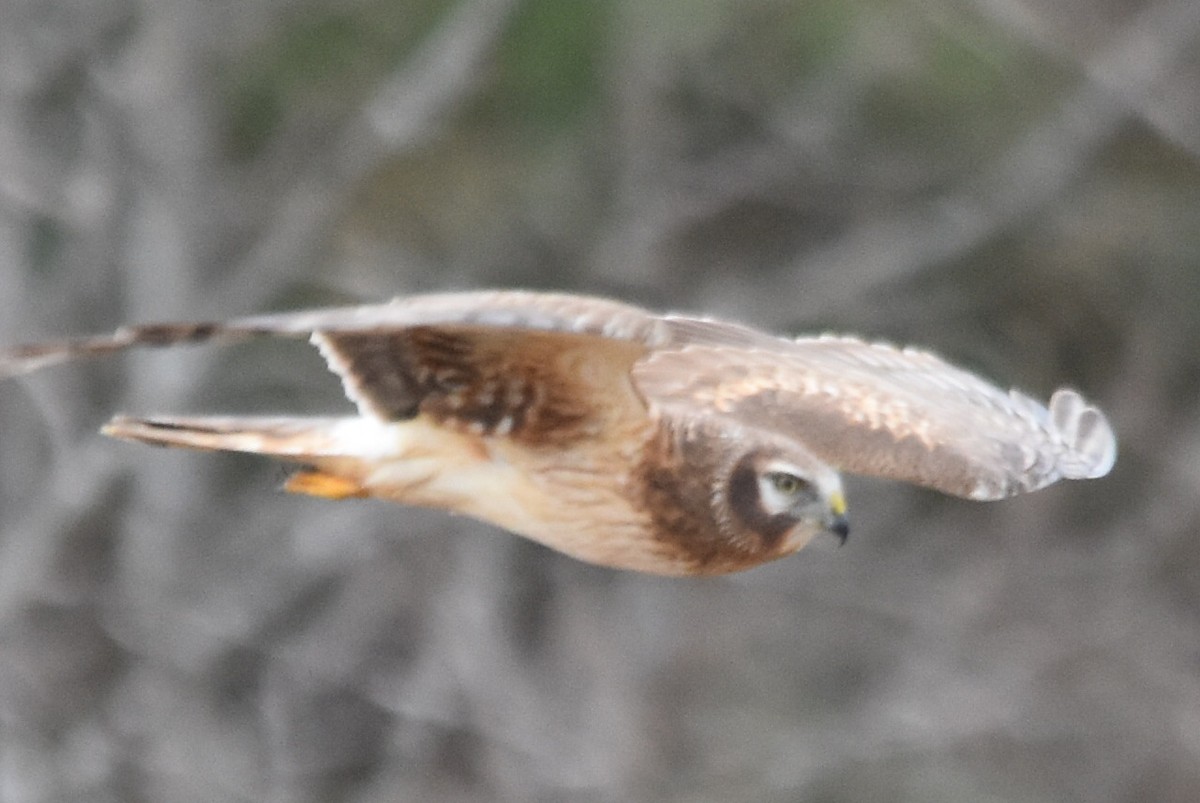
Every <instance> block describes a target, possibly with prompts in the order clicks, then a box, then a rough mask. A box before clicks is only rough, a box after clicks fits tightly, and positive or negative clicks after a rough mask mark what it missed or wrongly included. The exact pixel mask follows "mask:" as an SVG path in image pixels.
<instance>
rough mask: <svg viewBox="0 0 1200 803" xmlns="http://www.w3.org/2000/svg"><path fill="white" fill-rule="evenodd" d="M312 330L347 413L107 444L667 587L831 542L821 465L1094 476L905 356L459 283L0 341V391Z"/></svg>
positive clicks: (928, 362)
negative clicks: (66, 369) (58, 371)
mask: <svg viewBox="0 0 1200 803" xmlns="http://www.w3.org/2000/svg"><path fill="white" fill-rule="evenodd" d="M265 335H270V336H279V337H305V338H309V339H310V340H311V341H312V342H313V343H314V344H315V345H316V346H317V348H318V349H320V351H321V353H322V354H323V355H324V357H325V359H326V360H327V361H328V363H329V367H330V368H331V369H332V370H333V371H334V372H335V373H337V374H338V375H339V376H340V377H341V379H342V382H343V384H344V386H345V390H346V394H347V395H348V396H349V397H350V399H351V400H352V401H353V402H354V403H355V404H356V405H357V407H358V415H355V416H349V417H329V418H311V417H294V416H277V417H244V416H221V417H180V416H161V417H127V416H118V417H116V418H114V419H112V420H111V421H110V422H109V423H108V424H107V425H106V426H105V427H104V432H105V433H106V434H108V435H112V436H115V437H118V438H125V439H129V440H136V441H144V442H146V443H151V444H159V445H164V446H186V447H190V448H194V449H210V450H225V451H235V452H254V453H258V454H265V455H269V456H271V457H275V458H278V459H280V460H283V461H286V462H287V463H290V464H292V465H293V466H294V467H295V473H293V474H292V475H291V478H290V479H289V480H288V481H287V484H286V486H285V487H286V488H287V490H289V491H295V492H299V493H305V494H312V495H315V496H320V497H326V498H332V499H342V498H348V497H379V498H383V499H390V500H392V501H396V502H401V503H404V504H409V505H421V506H425V507H432V508H441V509H445V510H450V511H455V512H458V513H464V514H467V515H470V516H473V517H475V518H478V519H482V520H484V521H487V522H491V523H493V524H496V525H499V526H500V527H504V528H506V529H509V530H511V531H513V532H516V533H519V534H521V535H524V536H526V537H528V538H531V539H533V540H535V541H538V542H540V543H542V544H545V545H547V546H549V547H552V548H554V549H557V550H560V551H562V552H565V553H567V554H569V555H573V556H574V557H576V558H579V559H581V560H585V561H590V562H592V563H597V564H602V565H605V566H613V567H618V568H622V569H632V570H637V571H643V572H652V573H656V574H668V575H688V574H716V573H721V572H732V571H737V570H739V569H746V568H749V567H752V566H756V565H758V564H760V563H763V562H765V561H768V560H773V559H775V558H779V557H781V556H783V555H787V554H790V553H792V552H795V551H796V550H798V549H800V548H801V547H803V546H804V545H805V544H807V543H808V542H809V540H810V539H811V538H812V537H813V536H814V535H816V534H817V533H819V532H823V531H824V532H832V533H834V534H836V535H838V536H840V537H842V538H845V536H846V533H847V525H846V517H845V513H846V503H845V500H844V497H843V495H842V483H841V479H840V477H839V475H838V472H839V471H843V470H844V471H847V472H852V473H857V474H867V475H873V476H876V477H888V478H892V479H897V480H901V481H904V482H909V483H913V484H916V485H920V486H924V487H927V488H934V489H936V490H938V491H942V492H944V493H947V494H951V495H954V496H960V497H966V498H969V499H979V500H988V499H1000V498H1003V497H1007V496H1012V495H1014V494H1018V493H1023V492H1026V491H1034V490H1037V489H1038V488H1042V487H1045V486H1047V485H1049V484H1051V483H1053V482H1055V481H1057V480H1060V479H1088V478H1093V477H1101V476H1104V475H1105V474H1107V473H1108V471H1109V469H1111V468H1112V465H1113V462H1114V460H1115V458H1116V439H1115V438H1114V436H1113V432H1112V430H1111V428H1110V427H1109V425H1108V422H1107V421H1106V420H1105V417H1104V415H1103V414H1102V413H1101V412H1100V411H1099V410H1098V409H1096V408H1095V407H1093V406H1091V405H1090V404H1088V403H1087V402H1086V401H1084V399H1083V398H1082V397H1081V396H1080V395H1079V394H1078V393H1076V392H1074V391H1072V390H1066V389H1064V390H1059V391H1057V392H1056V393H1055V394H1054V395H1053V396H1052V397H1051V398H1050V402H1049V405H1048V407H1047V406H1043V405H1042V404H1040V403H1039V402H1037V401H1035V400H1034V399H1032V398H1030V397H1028V396H1026V395H1024V394H1022V393H1020V392H1018V391H1015V390H1013V391H1005V390H1002V389H1000V388H998V387H996V386H994V385H992V384H990V383H989V382H986V381H984V380H983V379H980V378H979V377H977V376H975V375H974V374H971V373H968V372H967V371H964V370H962V369H960V368H956V367H954V366H952V365H949V364H948V363H946V362H945V361H943V360H942V359H940V358H938V357H937V356H935V355H933V354H930V353H928V352H925V351H918V350H914V349H908V348H905V349H899V348H895V347H892V346H889V345H884V344H879V343H867V342H864V341H862V340H859V339H857V338H850V337H832V336H821V337H801V338H798V339H789V338H781V337H775V336H772V335H768V334H765V333H762V332H759V331H756V330H754V329H751V328H748V327H745V326H740V325H737V324H733V323H725V322H721V321H714V320H708V319H701V318H695V317H687V316H680V315H656V314H653V313H650V312H648V311H646V310H642V309H639V308H637V307H634V306H628V305H625V304H621V303H617V302H614V301H608V300H603V299H597V298H587V297H582V296H574V295H555V294H542V293H530V292H504V291H494V292H472V293H450V294H444V295H430V296H415V297H408V298H400V299H397V300H395V301H392V302H390V303H386V304H379V305H370V306H360V307H348V308H344V309H329V310H318V311H312V312H294V313H283V314H274V315H262V316H254V317H246V318H241V319H237V320H232V321H229V322H228V323H202V324H161V325H144V326H131V327H126V328H123V329H120V330H118V331H116V332H115V333H113V334H112V335H108V336H101V337H89V338H79V339H72V340H66V341H62V342H57V343H46V344H37V345H30V346H21V347H16V348H11V349H7V350H0V378H2V377H5V376H12V375H16V374H21V373H24V372H27V371H31V370H33V369H36V368H40V367H43V366H45V365H49V364H52V363H57V362H60V361H63V360H67V359H70V358H74V357H81V356H89V355H99V354H107V353H110V352H115V351H120V350H122V349H125V348H128V347H131V346H168V345H172V344H177V343H194V342H199V341H207V340H220V341H233V340H240V339H244V338H251V337H259V336H265Z"/></svg>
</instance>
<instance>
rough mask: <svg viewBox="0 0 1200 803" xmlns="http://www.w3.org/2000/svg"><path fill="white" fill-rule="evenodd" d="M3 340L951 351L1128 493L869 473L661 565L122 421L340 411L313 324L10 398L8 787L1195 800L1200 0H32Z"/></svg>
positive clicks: (108, 364) (41, 791) (105, 796)
mask: <svg viewBox="0 0 1200 803" xmlns="http://www.w3.org/2000/svg"><path fill="white" fill-rule="evenodd" d="M0 19H2V20H3V25H2V26H0V342H5V343H16V342H23V341H30V340H36V339H39V338H44V337H53V336H57V335H63V334H69V333H75V334H78V333H84V332H91V331H103V330H109V329H112V328H114V327H115V326H117V325H119V324H121V323H124V322H129V321H147V320H170V319H179V318H183V319H207V318H220V317H226V316H233V315H238V314H244V313H251V312H257V311H264V310H283V309H291V308H296V307H302V306H312V305H330V304H342V303H355V302H359V301H378V300H382V299H386V298H389V297H392V296H395V295H401V294H407V293H415V292H421V291H430V290H442V289H466V288H478V287H527V288H554V289H562V290H572V291H586V292H594V293H601V294H605V295H611V296H616V297H619V298H622V299H626V300H629V301H633V302H636V303H640V304H644V305H647V306H650V307H654V308H666V309H674V310H683V311H691V312H700V313H705V314H710V315H719V316H724V317H730V318H735V319H739V320H744V321H747V322H752V323H754V324H756V325H758V326H760V327H762V328H766V329H770V330H773V331H778V332H782V333H802V332H810V331H823V330H833V331H844V332H857V333H861V334H864V335H868V336H871V337H875V338H882V339H887V340H892V341H898V342H903V343H909V342H911V343H917V344H922V345H924V346H927V347H931V348H934V349H936V350H938V351H940V352H942V353H943V354H945V355H947V356H948V357H951V358H952V359H954V360H955V361H957V362H960V363H962V364H964V365H967V366H970V367H972V368H974V369H976V370H978V371H980V372H982V373H984V374H985V375H987V376H990V377H993V378H995V379H997V380H999V381H1000V382H1002V383H1004V384H1014V385H1017V386H1019V387H1022V388H1024V389H1026V390H1028V391H1030V392H1031V393H1033V394H1034V395H1037V396H1039V397H1041V398H1045V397H1046V396H1048V394H1049V393H1050V392H1051V391H1052V390H1053V389H1054V388H1055V387H1057V386H1058V385H1060V384H1070V385H1073V386H1075V387H1077V388H1079V389H1081V390H1082V391H1084V392H1085V393H1086V394H1087V395H1088V396H1090V397H1091V398H1093V399H1095V400H1096V401H1097V402H1098V403H1100V405H1101V406H1102V407H1103V408H1104V409H1105V410H1106V411H1107V412H1108V413H1109V414H1110V416H1111V418H1112V421H1113V423H1114V425H1115V427H1116V429H1117V431H1118V433H1119V436H1120V438H1121V455H1120V459H1119V461H1118V463H1117V467H1116V470H1115V472H1114V473H1113V475H1111V476H1110V477H1109V478H1107V479H1105V480H1102V481H1096V482H1090V483H1074V484H1064V485H1059V486H1055V487H1054V488H1051V489H1049V490H1046V491H1044V492H1041V493H1039V494H1035V495H1032V496H1028V497H1022V498H1018V499H1013V500H1009V501H1006V502H1001V503H996V504H989V505H983V504H975V503H970V502H964V501H958V500H951V499H946V498H942V497H940V496H938V495H936V494H932V493H927V492H923V491H918V490H915V489H911V488H906V487H899V486H895V485H889V484H887V483H879V482H868V481H865V480H856V479H852V480H851V481H850V483H849V486H848V491H849V498H850V511H851V516H852V520H853V524H854V534H853V535H852V537H851V539H850V541H849V542H848V544H847V545H846V546H845V547H843V548H841V549H835V548H829V546H826V547H824V548H822V547H821V546H820V545H818V546H816V547H814V548H812V549H810V550H807V551H805V552H802V553H800V554H798V555H796V556H794V557H792V558H790V559H787V560H784V561H780V562H778V563H775V564H771V565H769V566H766V567H762V568H759V569H756V570H754V571H751V572H748V573H745V574H741V575H735V576H730V577H724V578H717V579H703V580H701V579H697V580H668V579H661V578H655V577H644V576H638V575H634V574H627V573H620V572H614V571H609V570H605V569H599V568H595V567H591V566H586V565H583V564H580V563H577V562H574V561H572V560H570V559H568V558H565V557H562V556H560V555H557V554H554V553H552V552H549V551H548V550H545V549H543V548H541V547H538V546H535V545H533V544H530V543H527V542H525V541H523V540H520V539H518V538H516V537H514V536H511V535H509V534H507V533H504V532H502V531H499V530H495V529H492V528H489V527H486V526H484V525H480V524H475V523H472V522H470V521H467V520H464V519H455V518H451V517H448V516H445V515H441V514H436V513H430V512H424V511H419V510H410V509H404V508H401V507H396V506H389V505H386V504H383V503H378V502H343V503H338V504H334V503H328V502H320V501H317V500H312V499H306V498H298V497H293V496H289V495H286V494H283V493H279V492H278V486H279V483H280V481H281V479H282V471H281V470H280V469H279V468H278V467H276V466H274V465H271V464H269V463H268V462H267V461H265V460H256V459H253V458H247V457H230V456H214V455H202V454H194V453H183V452H174V451H165V450H152V449H147V448H140V447H137V446H132V445H129V444H123V443H116V442H112V441H108V440H107V439H104V438H101V437H100V436H99V435H97V433H96V430H97V428H98V427H99V425H100V424H101V423H102V422H103V421H104V420H105V419H106V418H107V417H108V416H109V415H110V414H111V413H113V412H115V411H124V412H129V413H154V412H265V411H276V412H300V413H303V412H340V411H348V410H349V409H350V407H349V405H348V404H347V403H346V402H345V401H344V400H343V399H342V398H341V394H340V389H339V387H338V383H337V381H336V380H335V379H334V378H333V377H331V376H330V375H328V374H326V372H325V371H324V369H323V366H322V364H321V361H320V359H319V358H318V356H317V355H316V354H315V352H312V351H310V349H308V348H307V347H306V346H305V345H304V344H296V343H255V344H250V345H246V346H239V347H235V348H229V349H200V348H183V349H178V350H174V351H172V352H170V353H139V354H135V355H129V356H127V357H122V358H120V359H112V360H105V361H98V362H94V363H88V364H78V365H71V366H68V367H63V368H59V369H55V370H53V371H47V372H44V373H42V374H38V375H35V376H32V377H29V378H23V379H20V380H17V381H11V382H7V383H4V384H3V385H2V386H0V799H3V800H4V801H353V802H354V803H375V802H376V801H407V800H413V801H418V800H419V801H498V800H504V801H535V800H536V801H557V800H573V801H574V800H582V801H630V800H647V801H650V800H655V801H668V800H669V801H737V800H747V801H750V800H754V801H824V802H826V803H836V802H840V801H865V800H892V801H914V802H915V801H935V802H936V801H989V802H994V801H1022V803H1026V802H1028V803H1034V802H1038V803H1040V802H1041V801H1143V800H1156V801H1179V802H1180V803H1184V802H1185V801H1195V800H1198V799H1200V533H1198V532H1197V531H1198V530H1200V493H1198V488H1200V417H1198V416H1197V413H1198V411H1200V405H1198V403H1197V398H1198V392H1200V314H1197V309H1198V304H1200V3H1196V2H1195V1H1194V0H1098V1H1095V0H1094V1H1093V2H1087V3H1085V2H1079V0H1067V1H1066V2H1064V0H1057V1H1056V2H1050V0H955V1H952V0H894V1H893V2H879V0H790V1H786V2H785V1H784V0H724V1H721V0H713V1H712V2H702V3H693V2H681V0H656V2H642V0H610V1H609V2H599V1H598V0H597V1H595V2H585V1H582V0H581V1H580V2H560V0H457V2H449V1H448V0H350V1H349V2H341V3H332V2H315V0H266V1H265V2H256V3H232V2H204V3H196V2H186V0H141V1H140V2H139V1H138V0H89V2H76V1H75V0H2V2H0Z"/></svg>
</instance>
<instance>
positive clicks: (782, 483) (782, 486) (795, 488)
mask: <svg viewBox="0 0 1200 803" xmlns="http://www.w3.org/2000/svg"><path fill="white" fill-rule="evenodd" d="M767 480H769V481H770V483H771V487H772V488H774V489H775V490H776V491H778V492H779V493H781V494H783V495H784V496H795V495H796V494H798V493H800V491H801V490H802V489H803V488H804V486H805V482H804V480H802V479H800V478H799V477H797V476H796V475H795V474H788V473H787V472H786V471H772V472H771V473H770V474H768V475H767Z"/></svg>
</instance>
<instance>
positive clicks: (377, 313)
mask: <svg viewBox="0 0 1200 803" xmlns="http://www.w3.org/2000/svg"><path fill="white" fill-rule="evenodd" d="M262 336H280V337H310V338H311V339H312V340H313V342H314V343H315V344H316V345H317V346H318V347H319V348H320V350H321V352H322V354H323V355H324V356H325V358H326V360H327V361H328V363H329V365H330V368H331V369H332V370H334V371H335V372H336V373H338V374H339V375H340V376H341V378H342V380H343V384H344V386H345V388H346V392H347V394H348V395H349V397H350V398H351V399H352V400H353V401H354V402H355V403H356V404H357V405H358V407H359V409H360V412H362V413H363V414H364V415H366V416H369V417H372V418H376V419H381V420H400V419H404V418H409V417H412V416H413V415H416V414H417V413H424V414H427V415H429V416H430V417H432V418H434V419H435V420H437V421H438V423H441V424H445V425H447V426H452V427H455V428H461V429H465V430H469V431H472V432H476V433H479V434H483V433H485V432H486V433H491V434H497V435H506V436H511V437H512V438H514V439H519V440H524V441H526V442H530V443H533V442H548V443H556V444H559V445H561V444H562V443H563V442H565V441H567V440H570V439H573V438H577V437H582V436H589V435H596V434H599V433H600V432H602V431H604V429H605V428H606V427H608V426H611V425H613V424H616V423H618V422H625V423H628V422H630V421H633V420H636V419H643V420H644V419H645V417H646V408H645V406H644V405H643V403H642V401H641V399H640V398H639V397H638V396H637V394H636V393H635V392H634V390H633V388H632V384H631V381H630V367H631V366H632V364H633V363H634V362H635V361H636V360H638V359H640V358H641V357H643V356H644V355H645V353H646V352H647V351H648V350H649V349H651V348H654V347H655V346H656V345H659V344H660V343H662V342H664V341H665V338H667V336H668V332H667V330H666V328H665V325H664V324H663V322H662V321H661V319H659V318H656V317H655V316H652V315H650V314H649V313H646V312H644V311H642V310H640V309H638V308H636V307H631V306H627V305H624V304H620V303H617V302H613V301H606V300H601V299H592V298H582V297H579V296H571V295H554V294H542V293H524V292H478V293H453V294H445V295H429V296H414V297H410V298H402V299H397V300H396V301H393V302H390V303H387V304H378V305H369V306H360V307H348V308H341V309H328V310H316V311H310V312H296V313H283V314H276V315H261V316H253V317H246V318H240V319H235V320H232V321H229V322H227V323H198V324H151V325H144V326H131V327H126V328H123V329H120V330H118V331H117V332H115V333H113V334H112V335H109V336H102V337H89V338H78V339H74V340H66V341H60V342H57V343H47V344H38V345H32V346H22V347H17V348H13V349H10V350H7V351H0V378H2V377H4V376H10V375H13V374H18V373H23V372H26V371H31V370H34V369H37V368H41V367H43V366H46V365H50V364H53V363H57V362H61V361H64V360H67V359H72V358H75V357H83V356H92V355H101V354H108V353H112V352H116V351H121V350H124V349H127V348H131V347H138V346H168V345H173V344H176V343H196V342H203V341H231V340H240V339H246V338H252V337H262Z"/></svg>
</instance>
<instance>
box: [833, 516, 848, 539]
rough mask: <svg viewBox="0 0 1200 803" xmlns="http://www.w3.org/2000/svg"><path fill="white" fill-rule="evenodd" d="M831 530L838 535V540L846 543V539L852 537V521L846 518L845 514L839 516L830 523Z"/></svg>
mask: <svg viewBox="0 0 1200 803" xmlns="http://www.w3.org/2000/svg"><path fill="white" fill-rule="evenodd" d="M829 532H831V533H833V534H834V535H836V536H837V537H838V541H840V542H841V543H843V544H844V543H846V539H847V538H849V537H850V522H848V521H847V520H846V518H845V516H838V517H837V518H836V519H834V520H833V522H832V523H831V524H830V525H829Z"/></svg>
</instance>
